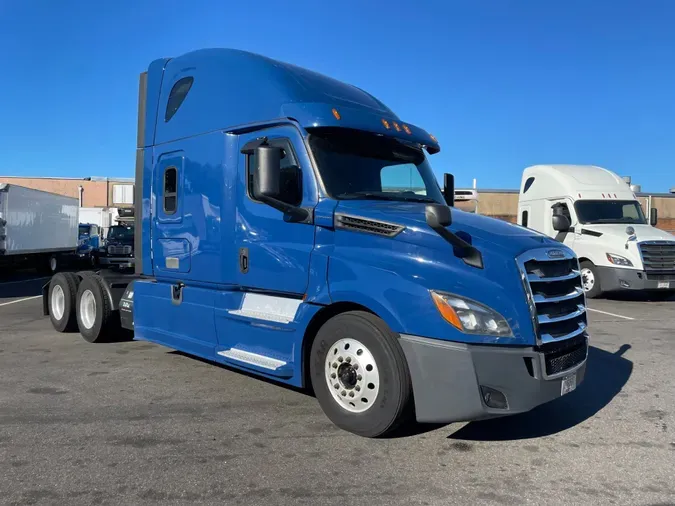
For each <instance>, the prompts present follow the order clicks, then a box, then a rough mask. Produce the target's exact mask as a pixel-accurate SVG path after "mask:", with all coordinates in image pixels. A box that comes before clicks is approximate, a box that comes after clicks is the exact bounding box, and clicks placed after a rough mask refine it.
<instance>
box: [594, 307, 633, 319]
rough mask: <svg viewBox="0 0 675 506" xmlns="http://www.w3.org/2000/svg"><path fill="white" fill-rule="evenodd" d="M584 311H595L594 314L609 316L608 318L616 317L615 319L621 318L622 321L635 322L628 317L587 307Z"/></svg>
mask: <svg viewBox="0 0 675 506" xmlns="http://www.w3.org/2000/svg"><path fill="white" fill-rule="evenodd" d="M586 309H588V310H589V311H595V312H596V313H602V314H606V315H609V316H616V317H617V318H623V319H624V320H635V318H631V317H630V316H623V315H620V314H614V313H608V312H607V311H600V310H599V309H592V308H590V307H588V308H586Z"/></svg>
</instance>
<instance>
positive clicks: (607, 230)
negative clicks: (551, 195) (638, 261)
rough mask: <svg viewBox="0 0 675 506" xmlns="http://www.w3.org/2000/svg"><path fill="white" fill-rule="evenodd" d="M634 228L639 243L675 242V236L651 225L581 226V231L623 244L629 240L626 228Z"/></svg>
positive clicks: (608, 224)
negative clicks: (593, 233)
mask: <svg viewBox="0 0 675 506" xmlns="http://www.w3.org/2000/svg"><path fill="white" fill-rule="evenodd" d="M628 227H633V229H634V230H635V235H636V237H637V241H638V242H642V241H675V236H674V235H672V234H669V233H668V232H665V231H663V230H660V229H658V228H656V227H652V226H651V225H632V224H623V223H595V224H588V225H579V228H580V229H583V230H587V231H590V232H596V233H598V234H602V236H604V237H612V238H617V239H619V240H621V241H623V242H625V241H627V240H628V237H629V235H628V234H627V233H626V228H628Z"/></svg>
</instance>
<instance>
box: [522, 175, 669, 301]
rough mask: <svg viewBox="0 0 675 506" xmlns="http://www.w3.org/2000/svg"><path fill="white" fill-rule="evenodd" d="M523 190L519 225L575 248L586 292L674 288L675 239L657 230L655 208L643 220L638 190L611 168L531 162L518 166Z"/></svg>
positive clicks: (591, 294)
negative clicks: (523, 166) (634, 190)
mask: <svg viewBox="0 0 675 506" xmlns="http://www.w3.org/2000/svg"><path fill="white" fill-rule="evenodd" d="M520 188H521V189H520V195H519V200H518V223H519V224H520V225H523V226H526V227H529V228H531V229H533V230H537V231H539V232H541V233H544V234H546V235H548V236H550V237H552V238H555V239H556V240H558V241H559V242H562V243H563V244H565V245H566V246H569V247H570V248H572V249H573V250H574V252H575V253H576V255H577V257H578V258H579V262H580V264H581V273H582V279H583V286H584V290H585V292H586V295H587V297H589V298H595V297H599V296H600V295H602V294H603V293H605V292H616V291H627V290H659V291H663V292H666V293H668V292H670V293H672V292H673V291H675V236H673V235H672V234H669V233H667V232H664V231H662V230H659V229H657V228H655V226H656V224H657V213H656V209H650V211H649V221H648V220H647V218H646V217H645V213H644V212H643V210H642V206H641V205H640V202H639V201H638V200H637V198H636V196H635V193H633V191H632V190H631V188H630V186H629V185H628V183H626V182H625V181H624V180H623V179H622V178H620V177H619V176H618V175H617V174H615V173H614V172H611V171H609V170H607V169H605V168H602V167H596V166H592V165H535V166H532V167H527V168H526V169H525V170H524V171H523V176H522V181H521V186H520ZM561 217H563V218H561ZM554 220H557V222H558V226H555V224H554Z"/></svg>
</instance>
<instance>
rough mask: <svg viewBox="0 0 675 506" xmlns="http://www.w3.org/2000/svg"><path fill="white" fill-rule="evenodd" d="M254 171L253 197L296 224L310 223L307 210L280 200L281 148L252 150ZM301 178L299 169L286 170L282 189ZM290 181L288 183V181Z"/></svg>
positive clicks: (268, 147)
mask: <svg viewBox="0 0 675 506" xmlns="http://www.w3.org/2000/svg"><path fill="white" fill-rule="evenodd" d="M254 153H255V160H256V164H257V167H256V169H257V170H256V171H255V172H254V173H253V197H254V198H256V199H258V200H260V201H261V202H264V203H265V204H267V205H268V206H270V207H273V208H274V209H276V210H277V211H281V212H282V213H284V214H285V215H287V217H288V218H289V219H290V220H292V221H296V222H303V223H310V222H311V215H310V213H309V211H307V209H303V208H301V207H295V206H293V205H291V204H288V203H286V202H284V201H282V200H279V199H280V197H281V195H282V188H281V179H282V174H281V159H282V158H283V156H284V151H283V149H281V148H278V147H273V146H268V145H262V146H257V147H256V148H255V149H254ZM299 177H301V172H300V170H299V169H294V170H287V171H286V172H285V173H284V187H286V188H287V187H288V186H289V184H292V183H293V182H295V183H296V184H297V183H298V179H297V178H299ZM289 179H290V181H289Z"/></svg>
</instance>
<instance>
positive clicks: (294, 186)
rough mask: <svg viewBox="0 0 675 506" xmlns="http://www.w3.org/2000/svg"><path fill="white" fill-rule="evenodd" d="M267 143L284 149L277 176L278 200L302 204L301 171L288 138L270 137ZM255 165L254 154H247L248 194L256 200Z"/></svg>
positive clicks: (291, 203) (297, 204) (293, 204)
mask: <svg viewBox="0 0 675 506" xmlns="http://www.w3.org/2000/svg"><path fill="white" fill-rule="evenodd" d="M268 143H269V145H270V146H275V147H280V148H282V149H283V150H284V156H283V158H282V159H281V174H280V178H279V187H280V190H281V196H280V197H279V200H281V201H282V202H285V203H287V204H290V205H292V206H299V205H300V204H302V172H301V170H300V167H299V166H298V160H297V158H296V157H295V153H294V152H293V148H292V146H291V141H290V140H289V139H270V141H269V142H268ZM257 167H258V165H257V159H256V156H255V154H252V155H248V196H249V198H250V199H251V200H254V201H256V202H257V200H256V199H255V198H254V197H253V177H254V175H255V171H256V169H257Z"/></svg>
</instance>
